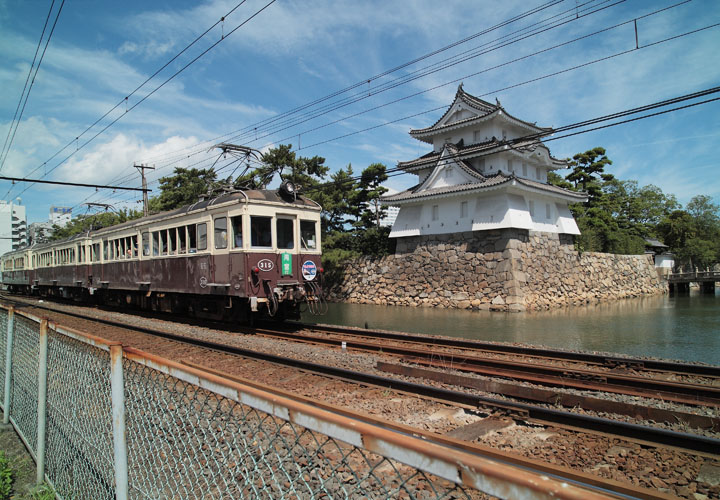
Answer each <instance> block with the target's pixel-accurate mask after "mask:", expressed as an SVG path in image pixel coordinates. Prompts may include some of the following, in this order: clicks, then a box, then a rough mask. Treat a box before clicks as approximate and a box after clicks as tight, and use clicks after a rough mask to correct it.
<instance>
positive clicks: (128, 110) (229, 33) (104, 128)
mask: <svg viewBox="0 0 720 500" xmlns="http://www.w3.org/2000/svg"><path fill="white" fill-rule="evenodd" d="M63 1H64V0H63ZM245 1H246V0H243V2H241V3H240V5H241V4H242V3H244V2H245ZM276 1H277V0H270V1H269V2H268V3H266V4H265V5H264V6H263V7H261V8H260V9H258V10H257V11H255V12H254V13H253V14H252V15H251V16H249V17H248V18H247V19H245V20H244V21H243V22H241V23H240V24H239V25H237V26H236V27H235V28H233V29H232V30H230V31H229V32H228V33H227V34H223V36H222V37H221V38H220V39H219V40H218V41H216V42H215V43H213V44H212V45H210V46H209V47H208V48H207V49H205V50H204V51H202V52H201V53H200V54H199V55H197V56H196V57H194V58H193V59H192V60H190V62H188V63H187V64H185V65H184V66H183V67H181V68H180V69H179V70H177V71H176V72H175V73H173V74H172V75H171V76H170V77H168V78H167V79H165V80H164V81H163V82H162V83H161V84H159V85H158V86H156V87H155V88H154V89H153V90H151V91H150V92H149V93H148V94H146V95H145V96H144V97H143V98H142V99H140V100H139V101H138V102H136V103H135V104H134V105H132V106H131V107H129V108H128V109H127V110H126V111H125V113H123V114H121V115H119V116H118V117H116V118H115V119H114V120H112V121H111V122H110V123H108V124H107V125H106V126H105V127H103V128H102V129H101V130H100V131H99V132H97V133H96V134H95V135H93V136H92V137H90V138H89V139H88V140H87V141H85V142H84V143H83V144H81V145H78V147H77V149H75V151H73V152H72V153H70V154H69V155H67V156H66V157H65V158H63V159H62V160H61V161H60V162H59V163H58V164H56V165H55V166H53V167H52V168H51V169H49V170H48V171H47V172H46V173H45V175H43V177H45V176H47V175H48V174H49V173H51V172H52V171H54V170H55V169H57V168H58V167H59V166H60V165H62V164H63V163H65V162H66V161H67V160H69V159H70V158H71V157H72V156H74V155H75V154H76V153H77V152H78V151H80V150H81V149H83V148H84V147H85V146H87V145H88V144H89V143H91V142H92V141H93V140H95V139H96V138H97V137H98V136H99V135H100V134H102V133H103V132H105V131H106V130H107V129H109V128H110V127H112V126H113V125H114V124H115V123H117V122H118V121H120V119H122V117H124V116H125V115H127V113H129V112H130V111H132V110H134V109H135V108H136V107H138V106H139V105H140V104H142V103H143V102H144V101H145V100H147V99H148V98H149V97H150V96H152V95H153V94H154V93H155V92H157V91H158V90H160V89H161V88H162V87H164V86H165V85H167V84H168V83H169V82H170V81H171V80H173V79H174V78H175V77H177V76H178V75H179V74H180V73H182V72H183V71H185V70H186V69H187V68H189V67H190V66H192V65H193V64H194V63H195V62H197V61H198V60H199V59H200V58H201V57H203V56H204V55H205V54H207V53H208V52H210V51H211V50H212V49H214V48H215V47H217V46H218V45H219V44H220V43H222V42H223V41H225V40H226V39H227V38H228V37H229V36H230V35H232V34H233V33H235V32H236V31H237V30H239V29H240V28H242V27H243V26H245V25H246V24H247V23H248V22H250V21H251V20H252V19H254V18H255V17H257V16H258V15H259V14H260V13H261V12H263V11H264V10H265V9H267V8H268V7H270V5H272V4H273V3H275V2H276ZM238 6H239V5H238ZM238 6H236V7H235V8H237V7H238ZM233 10H235V9H233ZM231 12H232V11H231ZM222 20H224V17H223V18H222ZM217 24H218V23H216V24H215V26H217ZM208 31H209V30H208ZM206 33H207V31H206ZM192 43H193V44H194V43H195V41H194V42H192ZM187 48H189V46H188V47H186V48H185V49H183V51H182V52H184V51H185V50H187ZM182 52H181V53H182ZM178 55H179V54H178ZM167 64H169V62H168V63H167ZM167 64H166V65H165V66H167ZM159 71H161V70H158V72H159ZM156 74H157V73H156ZM143 85H144V84H143ZM141 86H142V85H141ZM136 91H137V89H136V90H135V91H134V92H136ZM121 102H125V99H123V100H122V101H121ZM117 107H118V105H116V106H115V107H114V108H113V109H117ZM108 113H109V112H108ZM104 116H107V113H106V114H105V115H104ZM101 119H102V118H101ZM98 121H99V120H98ZM98 121H96V122H95V124H97V123H98ZM95 124H93V125H91V126H90V127H88V129H86V130H85V131H83V133H82V134H85V133H86V132H88V131H89V130H90V128H92V127H94V126H95ZM79 137H80V136H78V137H76V138H75V139H73V140H72V141H70V142H69V143H68V144H66V145H65V146H64V147H63V148H62V149H60V150H59V151H58V152H56V153H55V154H54V155H53V156H52V157H50V159H49V160H47V161H45V162H44V163H43V164H42V165H38V166H37V167H36V168H35V169H34V170H32V171H31V172H30V175H32V173H34V172H36V171H38V170H39V169H40V168H42V167H43V166H45V165H46V164H47V163H48V162H49V161H51V160H52V159H54V158H55V157H56V156H57V155H58V154H60V153H61V152H62V151H64V150H65V149H67V148H68V147H70V146H71V145H72V144H73V143H74V142H76V141H77V139H79ZM27 189H28V188H25V189H24V190H23V191H22V192H21V193H20V194H22V193H24V192H25V191H26V190H27Z"/></svg>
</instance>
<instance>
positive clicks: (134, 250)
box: [130, 234, 138, 257]
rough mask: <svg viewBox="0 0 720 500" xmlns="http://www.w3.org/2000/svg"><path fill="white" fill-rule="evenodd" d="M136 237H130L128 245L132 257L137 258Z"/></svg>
mask: <svg viewBox="0 0 720 500" xmlns="http://www.w3.org/2000/svg"><path fill="white" fill-rule="evenodd" d="M137 243H138V237H137V234H136V235H133V236H131V237H130V245H131V246H132V256H133V257H137V256H138V244H137Z"/></svg>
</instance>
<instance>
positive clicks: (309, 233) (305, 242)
mask: <svg viewBox="0 0 720 500" xmlns="http://www.w3.org/2000/svg"><path fill="white" fill-rule="evenodd" d="M300 238H301V240H302V246H303V248H305V250H317V239H316V236H315V221H312V220H301V221H300Z"/></svg>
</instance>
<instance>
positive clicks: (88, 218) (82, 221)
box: [48, 209, 143, 241]
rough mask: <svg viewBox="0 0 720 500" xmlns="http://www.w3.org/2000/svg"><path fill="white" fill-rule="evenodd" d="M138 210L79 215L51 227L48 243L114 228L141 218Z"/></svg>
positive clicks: (140, 212)
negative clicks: (96, 230)
mask: <svg viewBox="0 0 720 500" xmlns="http://www.w3.org/2000/svg"><path fill="white" fill-rule="evenodd" d="M142 215H143V214H142V211H140V210H127V209H126V210H121V211H119V212H102V213H97V214H92V215H80V216H78V217H75V218H73V219H72V220H71V221H70V222H68V223H67V224H65V225H64V226H62V227H61V226H58V225H57V224H55V225H53V232H52V235H50V237H49V238H48V239H49V240H50V241H56V240H62V239H65V238H69V237H70V236H74V235H76V234H79V233H86V232H88V231H92V230H95V229H101V228H103V227H110V226H115V225H117V224H122V223H123V222H127V221H129V220H133V219H138V218H140V217H142Z"/></svg>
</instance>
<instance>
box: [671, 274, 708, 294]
mask: <svg viewBox="0 0 720 500" xmlns="http://www.w3.org/2000/svg"><path fill="white" fill-rule="evenodd" d="M667 280H668V285H670V292H677V293H687V292H689V291H690V283H697V284H698V285H700V290H701V291H702V293H715V283H718V282H720V272H718V271H696V272H693V273H673V274H669V275H668V277H667Z"/></svg>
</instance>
